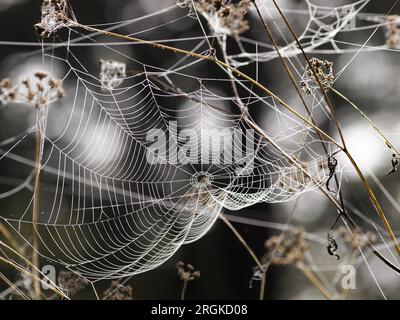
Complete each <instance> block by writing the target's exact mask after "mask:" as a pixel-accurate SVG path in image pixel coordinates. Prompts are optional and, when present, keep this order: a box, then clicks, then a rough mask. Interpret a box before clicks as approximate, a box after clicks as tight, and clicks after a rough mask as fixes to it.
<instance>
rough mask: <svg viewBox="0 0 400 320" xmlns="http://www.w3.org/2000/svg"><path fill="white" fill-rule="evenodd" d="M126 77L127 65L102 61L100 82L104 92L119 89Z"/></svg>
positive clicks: (112, 61)
mask: <svg viewBox="0 0 400 320" xmlns="http://www.w3.org/2000/svg"><path fill="white" fill-rule="evenodd" d="M125 77H126V64H125V63H123V62H118V61H114V60H103V59H101V60H100V81H101V83H102V84H103V89H104V90H113V89H116V88H118V87H119V86H120V85H121V84H122V82H123V81H124V78H125Z"/></svg>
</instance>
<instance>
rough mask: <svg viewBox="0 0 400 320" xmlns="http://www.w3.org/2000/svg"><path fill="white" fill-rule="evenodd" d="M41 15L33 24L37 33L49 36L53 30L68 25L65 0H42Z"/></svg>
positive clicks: (45, 36) (43, 36) (44, 36)
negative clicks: (38, 20) (37, 21)
mask: <svg viewBox="0 0 400 320" xmlns="http://www.w3.org/2000/svg"><path fill="white" fill-rule="evenodd" d="M41 10H42V17H41V20H40V22H39V23H37V24H35V30H36V32H37V34H38V35H39V36H40V37H42V38H48V37H50V36H51V35H52V34H53V33H54V32H55V31H57V30H58V29H60V28H63V27H65V26H66V25H68V20H69V19H68V5H67V1H66V0H43V4H42V9H41Z"/></svg>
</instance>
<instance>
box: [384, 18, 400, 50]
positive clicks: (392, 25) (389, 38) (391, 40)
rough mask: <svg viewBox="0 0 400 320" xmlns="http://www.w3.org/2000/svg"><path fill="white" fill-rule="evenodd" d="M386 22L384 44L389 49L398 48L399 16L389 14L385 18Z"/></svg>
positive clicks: (399, 35)
mask: <svg viewBox="0 0 400 320" xmlns="http://www.w3.org/2000/svg"><path fill="white" fill-rule="evenodd" d="M385 23H386V32H385V37H386V44H387V45H388V46H389V48H391V49H399V48H400V16H397V15H391V16H387V17H386V18H385Z"/></svg>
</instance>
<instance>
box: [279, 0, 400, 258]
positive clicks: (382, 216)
mask: <svg viewBox="0 0 400 320" xmlns="http://www.w3.org/2000/svg"><path fill="white" fill-rule="evenodd" d="M272 1H273V3H274V5H275V7H276V9H277V10H278V11H279V14H280V15H281V17H282V19H283V20H284V21H285V24H286V26H287V27H288V29H289V31H290V33H291V34H292V36H293V38H294V39H295V41H296V43H297V45H298V46H299V48H300V50H301V52H302V54H303V56H304V58H305V59H306V61H307V64H308V65H309V67H310V69H311V70H312V72H313V74H314V77H315V79H316V80H317V82H318V85H319V87H320V89H321V92H322V94H323V96H324V99H325V101H326V103H327V105H328V107H329V109H330V112H331V114H332V118H333V120H334V123H335V125H336V127H337V130H338V132H339V135H340V138H341V141H342V143H343V146H342V147H341V149H342V151H343V152H344V153H345V154H346V156H347V158H348V159H349V160H350V162H351V164H352V165H353V167H354V169H355V170H356V172H357V175H358V177H359V178H360V180H361V182H362V184H363V186H364V189H365V190H366V191H367V193H368V195H369V198H370V199H371V201H372V203H373V205H374V208H375V211H376V212H377V214H378V216H379V218H380V219H381V222H382V223H383V225H384V227H385V229H386V231H387V232H388V234H389V236H390V238H391V240H392V242H393V244H394V247H395V248H396V251H397V254H398V255H399V256H400V245H399V243H398V241H397V239H396V237H395V235H394V233H393V230H392V228H391V226H390V224H389V221H388V220H387V218H386V216H385V214H384V212H383V210H382V208H381V206H380V204H379V202H378V200H377V199H376V196H375V194H374V192H373V191H372V189H371V187H370V185H369V183H368V181H367V180H366V179H365V177H364V175H363V173H362V171H361V169H360V167H359V166H358V164H357V163H356V161H355V160H354V158H353V156H352V155H351V154H350V152H349V150H347V148H346V143H345V139H344V135H343V131H342V129H341V127H340V124H339V121H338V119H337V117H336V114H335V111H334V109H333V107H332V104H331V102H330V101H329V98H328V96H327V94H326V92H325V90H324V88H323V86H322V84H321V80H320V79H319V77H318V75H317V73H316V71H315V70H314V68H313V66H312V64H311V61H310V59H309V58H308V56H307V54H306V52H305V51H304V49H303V46H302V45H301V43H300V41H299V39H298V37H297V36H296V33H295V32H294V30H293V28H292V27H291V25H290V23H289V21H288V20H287V18H286V16H285V14H284V13H283V12H282V10H281V8H280V7H279V5H278V4H277V2H276V0H272Z"/></svg>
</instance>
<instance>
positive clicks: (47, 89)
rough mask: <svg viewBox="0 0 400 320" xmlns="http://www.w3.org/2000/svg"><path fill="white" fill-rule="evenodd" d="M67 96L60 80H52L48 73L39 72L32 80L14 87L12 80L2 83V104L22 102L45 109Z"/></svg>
mask: <svg viewBox="0 0 400 320" xmlns="http://www.w3.org/2000/svg"><path fill="white" fill-rule="evenodd" d="M64 96H65V91H64V89H63V87H62V85H61V81H60V80H56V79H53V78H51V77H50V76H49V75H48V73H47V72H44V71H37V72H35V73H34V74H33V77H31V78H30V79H24V80H22V81H21V82H20V83H19V84H18V85H15V86H14V85H13V83H12V81H11V80H10V79H3V80H1V81H0V103H1V104H5V103H9V102H20V103H28V104H31V105H34V106H35V107H36V108H40V107H43V106H45V105H47V104H48V103H50V102H53V101H54V100H57V99H61V98H63V97H64Z"/></svg>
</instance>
